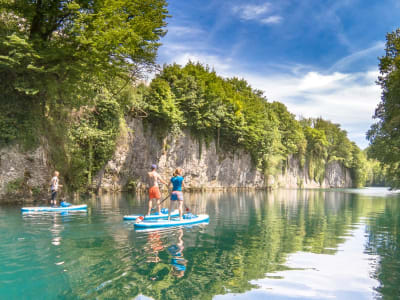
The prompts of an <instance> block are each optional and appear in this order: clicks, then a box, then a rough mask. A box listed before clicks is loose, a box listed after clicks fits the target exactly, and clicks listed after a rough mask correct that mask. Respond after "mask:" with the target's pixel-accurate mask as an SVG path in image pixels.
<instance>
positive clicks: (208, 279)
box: [0, 190, 400, 299]
mask: <svg viewBox="0 0 400 300" xmlns="http://www.w3.org/2000/svg"><path fill="white" fill-rule="evenodd" d="M374 193H377V191H374ZM80 201H87V203H88V205H89V211H88V213H87V214H85V215H71V214H69V215H66V216H61V215H60V214H57V215H35V216H32V215H29V216H25V215H24V216H23V217H21V214H20V212H19V210H18V209H17V208H16V209H14V210H13V209H11V208H10V209H9V210H8V211H7V213H3V212H2V208H1V207H0V216H1V218H0V225H1V226H0V238H1V239H2V241H4V243H1V244H0V269H1V270H2V272H0V281H1V282H7V288H5V287H3V286H2V285H0V295H5V296H7V298H8V299H12V298H18V296H20V294H19V288H18V287H19V286H21V285H24V287H25V291H26V295H25V296H26V297H29V296H32V297H33V296H34V295H37V294H38V293H41V292H43V290H46V293H47V294H46V296H48V298H57V297H58V298H69V299H75V298H83V299H85V298H88V299H93V298H101V299H103V298H113V299H116V298H123V299H126V298H134V297H136V296H138V295H144V296H148V297H152V298H154V299H212V298H213V297H216V298H218V297H228V298H229V297H232V295H233V294H235V295H236V297H239V298H240V297H241V298H242V299H245V298H248V297H250V296H251V297H255V298H257V297H258V298H260V299H261V298H264V297H266V295H267V296H268V297H272V298H275V299H288V298H300V299H310V298H313V297H314V298H316V299H318V298H321V299H323V298H329V297H337V298H340V299H345V298H349V297H353V299H355V298H357V299H358V298H371V297H375V296H377V297H381V296H382V297H383V296H385V297H387V298H388V299H391V298H398V296H400V291H399V286H400V266H399V264H400V252H399V251H400V250H399V249H400V247H399V246H400V236H399V232H400V228H399V227H400V206H399V198H395V196H391V197H389V198H388V197H372V196H370V195H363V194H360V193H357V194H354V193H348V192H345V191H339V192H338V191H329V190H328V191H321V190H281V191H274V192H271V193H266V192H249V191H245V192H220V193H219V192H213V193H203V194H187V195H186V196H185V202H186V205H187V206H188V207H189V208H190V210H191V211H192V212H193V213H195V214H201V213H207V214H209V215H210V222H209V224H208V225H200V226H193V227H183V228H167V229H165V230H155V231H154V230H153V231H135V230H134V228H133V224H132V223H129V222H123V221H122V216H123V215H127V214H133V213H135V214H137V213H144V212H145V211H146V206H147V198H146V197H145V196H143V197H142V196H140V197H135V196H133V195H123V194H122V195H120V194H105V195H101V196H93V197H91V198H89V199H81V200H80ZM167 205H168V203H167ZM4 228H7V230H5V229H4ZM32 277H34V278H37V280H35V283H34V284H33V282H32V283H31V281H30V280H29V278H32ZM50 283H51V284H50ZM47 286H49V288H46V289H44V287H47ZM310 291H311V292H310ZM310 293H311V294H310Z"/></svg>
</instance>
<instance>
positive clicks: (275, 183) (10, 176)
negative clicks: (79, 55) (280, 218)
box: [0, 118, 352, 202]
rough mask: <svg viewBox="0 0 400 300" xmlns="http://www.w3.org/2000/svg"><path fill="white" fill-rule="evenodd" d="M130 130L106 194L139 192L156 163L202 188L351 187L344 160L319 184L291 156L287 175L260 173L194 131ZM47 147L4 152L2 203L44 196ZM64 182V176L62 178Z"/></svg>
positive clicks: (101, 183)
mask: <svg viewBox="0 0 400 300" xmlns="http://www.w3.org/2000/svg"><path fill="white" fill-rule="evenodd" d="M126 122H127V130H126V131H124V133H121V136H120V137H119V140H118V145H117V148H116V151H115V153H114V156H113V158H112V159H111V160H110V161H109V162H108V163H107V164H106V166H104V168H103V169H102V170H101V171H100V172H99V174H98V175H97V176H96V177H95V178H94V183H93V184H94V187H95V188H97V189H102V190H109V191H112V190H113V191H121V190H126V189H127V188H134V189H137V190H140V189H142V188H143V187H145V183H146V174H147V172H148V171H149V166H150V165H151V164H154V163H155V164H157V165H158V166H159V172H160V173H161V175H162V176H163V177H164V178H165V179H169V178H170V177H171V174H172V172H173V170H174V169H175V168H176V167H181V168H183V169H184V172H185V181H186V184H187V186H188V187H190V188H192V189H195V190H201V189H226V188H260V189H261V188H267V187H274V188H277V187H284V188H299V187H303V188H320V187H323V188H329V187H351V186H352V180H351V176H350V172H349V170H347V169H345V168H344V167H342V166H341V165H340V163H338V162H331V163H329V164H328V165H327V166H326V172H325V179H324V180H323V182H322V184H319V183H318V182H316V181H315V180H313V179H310V178H309V176H308V170H307V169H306V168H304V169H302V168H300V167H299V162H298V161H297V160H296V159H295V158H293V157H289V159H288V161H287V167H286V170H285V171H284V172H282V173H281V174H278V175H274V176H272V175H269V176H265V175H264V174H263V173H262V172H260V171H258V170H256V168H254V166H253V165H252V162H251V157H250V155H249V154H247V153H245V152H243V151H242V150H240V149H232V151H229V152H223V151H217V147H216V145H215V143H214V142H211V143H210V144H209V145H206V143H204V142H199V141H198V140H196V139H194V138H193V137H192V136H191V135H190V134H189V133H188V132H181V133H180V134H177V135H175V136H172V135H169V136H167V137H165V138H163V139H161V138H159V137H158V136H157V135H156V134H155V133H154V132H152V130H151V128H145V127H144V126H143V123H142V121H141V120H138V119H134V118H128V119H127V120H126ZM51 165H52V164H51V162H50V160H49V155H48V147H47V146H46V144H45V143H42V146H40V147H39V148H37V149H36V150H35V151H30V152H23V151H21V149H20V148H19V147H18V146H10V147H6V148H2V149H0V199H1V201H3V202H4V201H15V198H16V197H17V198H18V197H23V198H24V199H35V198H38V197H39V196H40V197H42V198H43V197H44V195H45V194H46V191H47V188H48V182H49V180H50V178H51V173H52V171H53V170H52V167H51ZM61 179H62V178H61Z"/></svg>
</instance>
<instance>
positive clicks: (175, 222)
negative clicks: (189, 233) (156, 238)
mask: <svg viewBox="0 0 400 300" xmlns="http://www.w3.org/2000/svg"><path fill="white" fill-rule="evenodd" d="M209 220H210V217H209V216H208V215H198V216H194V217H192V218H190V219H182V220H180V219H179V218H171V220H148V221H142V222H138V223H135V227H136V228H160V227H172V226H183V225H191V224H198V223H206V222H208V221H209Z"/></svg>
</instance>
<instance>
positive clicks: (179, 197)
mask: <svg viewBox="0 0 400 300" xmlns="http://www.w3.org/2000/svg"><path fill="white" fill-rule="evenodd" d="M171 200H172V201H176V200H179V201H183V193H182V192H181V191H173V192H172V194H171Z"/></svg>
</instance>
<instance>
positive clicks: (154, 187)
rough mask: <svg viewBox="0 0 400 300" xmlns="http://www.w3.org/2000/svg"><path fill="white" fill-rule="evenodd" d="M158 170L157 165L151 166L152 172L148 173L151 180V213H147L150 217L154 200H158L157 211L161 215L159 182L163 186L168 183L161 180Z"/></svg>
mask: <svg viewBox="0 0 400 300" xmlns="http://www.w3.org/2000/svg"><path fill="white" fill-rule="evenodd" d="M156 169H157V166H156V165H151V171H150V172H148V173H147V176H148V179H149V211H148V212H147V214H148V215H150V213H151V207H152V202H153V200H157V210H158V213H161V204H160V199H161V193H160V188H159V187H158V181H161V182H162V183H163V184H167V182H165V181H164V180H163V179H162V178H161V176H160V174H158V173H157V171H156Z"/></svg>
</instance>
